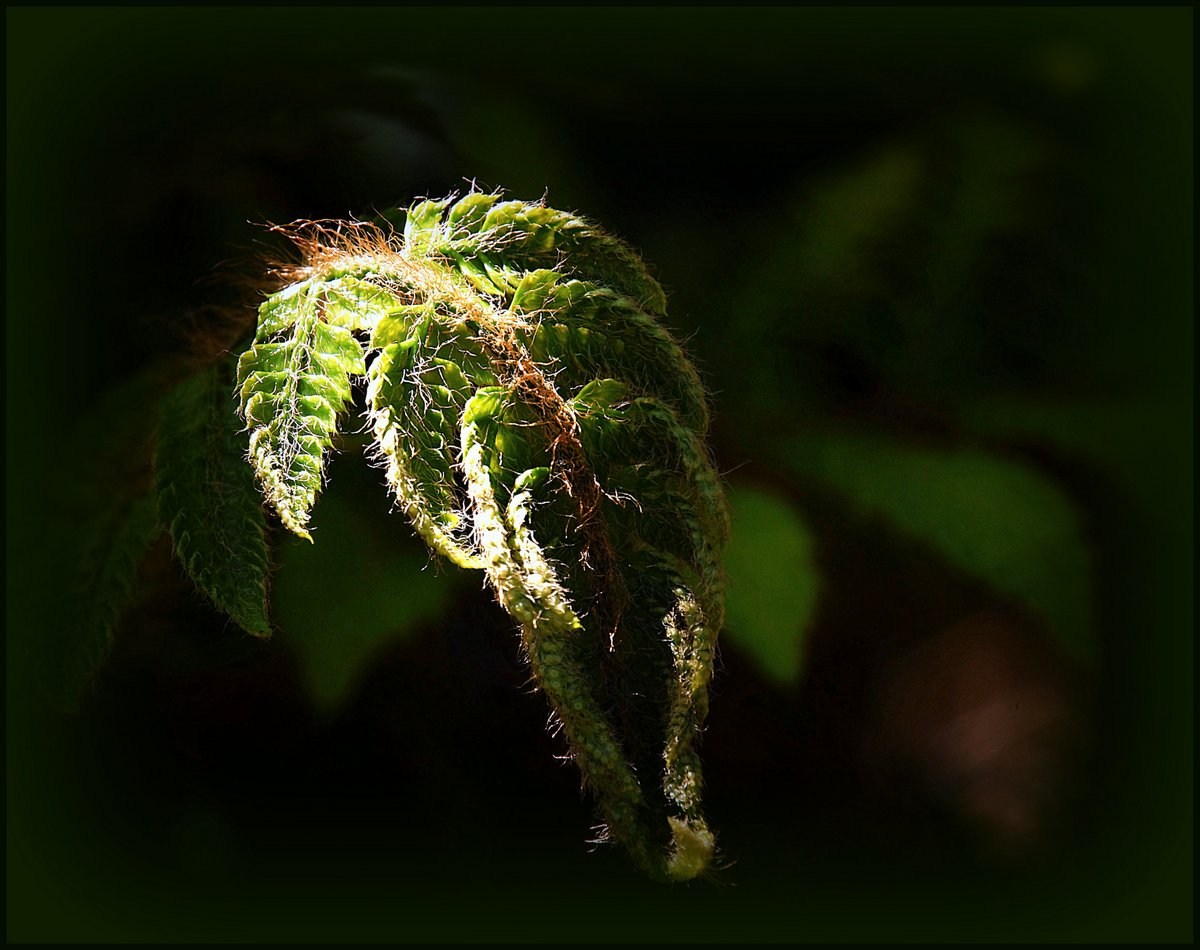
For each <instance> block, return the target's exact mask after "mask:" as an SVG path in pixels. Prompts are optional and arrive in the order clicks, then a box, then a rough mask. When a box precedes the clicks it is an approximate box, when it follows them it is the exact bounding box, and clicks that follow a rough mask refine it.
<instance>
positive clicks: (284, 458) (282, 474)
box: [238, 280, 373, 541]
mask: <svg viewBox="0 0 1200 950" xmlns="http://www.w3.org/2000/svg"><path fill="white" fill-rule="evenodd" d="M327 283H338V282H327V281H323V280H311V281H305V282H303V283H300V284H298V285H295V286H292V287H289V288H287V289H286V290H284V291H283V292H282V293H279V294H276V295H275V296H273V297H271V298H269V299H268V300H267V301H266V302H265V303H264V304H263V305H262V307H261V308H260V311H259V319H258V332H257V334H256V335H255V341H254V345H253V346H251V347H250V349H248V350H247V351H246V352H245V353H243V354H242V356H241V359H239V360H238V394H239V396H240V399H241V412H242V416H243V418H244V419H245V420H246V424H247V425H248V427H249V429H250V458H251V460H252V461H253V463H254V469H255V471H256V472H257V473H258V477H259V479H260V480H261V481H262V485H263V489H264V491H265V493H266V496H267V501H269V502H270V503H271V505H272V506H273V507H274V508H275V510H276V511H277V512H278V513H279V517H280V520H282V521H283V523H284V524H285V525H286V526H287V527H288V529H289V530H291V531H294V532H295V533H296V534H298V535H300V537H302V538H306V539H308V540H309V541H311V540H312V537H311V536H310V535H309V533H308V519H309V513H310V512H311V511H312V507H313V504H314V503H315V502H316V498H317V493H318V492H319V491H320V490H321V478H322V475H323V473H324V461H325V452H326V451H327V450H328V449H329V448H330V447H331V446H332V444H333V437H334V435H335V434H336V432H337V418H338V415H339V414H340V413H342V412H343V411H344V410H345V408H346V404H347V403H348V402H349V401H350V379H351V376H353V375H361V374H362V373H363V372H364V371H365V369H366V367H365V365H364V362H363V350H362V346H361V345H360V344H359V343H358V341H357V340H355V338H354V335H353V333H352V332H351V328H350V327H348V326H346V323H347V322H350V323H351V324H353V321H352V320H347V318H346V316H345V310H346V306H345V301H346V296H347V295H349V294H353V293H354V290H353V288H352V287H351V288H347V287H346V285H345V283H344V282H342V283H340V284H339V285H338V286H335V287H328V286H326V284H327ZM372 302H373V298H368V300H367V303H366V304H365V305H364V309H368V310H369V304H370V303H372ZM327 311H331V312H332V315H333V320H330V319H329V316H328V315H327Z"/></svg>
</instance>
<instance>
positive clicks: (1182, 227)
mask: <svg viewBox="0 0 1200 950" xmlns="http://www.w3.org/2000/svg"><path fill="white" fill-rule="evenodd" d="M1192 23H1193V15H1192V11H1191V10H1190V9H1182V8H1180V9H1169V8H1157V9H1145V10H1126V9H1089V8H1083V7H1071V8H1061V9H1037V10H1035V9H1011V10H985V11H975V10H966V9H962V10H955V9H922V10H899V9H897V10H891V9H888V10H875V9H867V8H845V9H838V10H836V11H832V10H806V9H791V10H789V9H756V8H747V9H743V10H731V9H707V8H706V9H682V8H679V9H652V10H642V9H591V10H587V9H584V10H576V11H572V12H570V13H565V12H563V11H559V10H555V9H551V8H546V9H511V10H502V9H489V10H481V9H471V8H455V9H449V10H444V11H440V12H434V11H431V10H427V9H414V10H404V9H394V10H376V9H366V8H348V9H345V10H339V11H333V10H321V9H314V10H309V9H300V10H298V9H286V8H260V9H252V10H246V11H231V10H204V9H190V10H179V11H172V12H166V11H153V10H149V11H142V10H134V9H108V10H104V9H97V10H88V11H83V10H77V9H43V10H34V9H31V8H9V9H8V10H7V28H8V40H7V43H8V49H7V88H8V100H7V101H8V125H7V133H8V135H7V159H8V177H7V206H8V281H7V288H6V289H7V292H8V308H7V312H8V336H7V345H8V362H7V366H8V377H7V396H8V400H7V425H8V456H7V466H6V467H7V476H8V512H7V516H8V526H7V528H8V530H7V553H8V564H9V567H8V601H7V605H8V612H7V622H8V632H9V638H8V639H9V652H8V746H7V793H8V794H7V808H8V811H7V832H8V891H7V898H8V905H7V909H6V917H7V925H8V938H9V940H10V941H89V940H133V941H136V940H222V941H223V940H230V941H233V940H241V941H257V940H311V941H344V940H365V939H386V940H395V941H407V940H516V939H520V940H561V941H571V940H586V939H596V940H613V941H617V940H636V939H641V940H648V939H687V940H692V941H699V940H762V939H775V940H789V941H808V940H828V939H835V940H856V941H857V940H883V941H888V940H910V939H921V940H943V939H954V940H1134V939H1147V940H1183V941H1186V940H1190V939H1191V935H1192V896H1191V895H1192V699H1191V686H1192V629H1191V628H1192V622H1191V609H1192V602H1191V577H1192V517H1193V515H1192V454H1191V446H1192V442H1191V439H1192V434H1191V429H1192V416H1191V414H1192V322H1191V314H1192V299H1191V265H1192V256H1193V248H1192V214H1193V209H1192V154H1193V153H1192V98H1191V96H1192V93H1191V89H1192V75H1191V74H1192V65H1193V64H1192ZM472 180H474V181H476V182H477V183H478V185H479V186H480V187H483V188H489V189H490V188H494V187H503V188H505V189H506V190H507V192H508V193H509V194H510V195H511V196H514V197H522V198H529V199H535V198H539V197H541V196H542V195H543V194H544V195H546V197H547V200H548V202H549V203H550V204H551V205H553V206H555V207H560V208H571V209H577V210H578V211H580V212H581V213H583V214H585V215H587V216H588V217H590V218H592V219H594V220H596V221H599V222H601V223H603V224H604V225H605V226H606V227H607V228H609V229H610V230H612V231H613V232H615V233H617V234H619V235H621V236H623V237H625V238H626V239H628V240H629V241H630V242H631V243H632V244H633V245H634V246H635V247H637V248H639V249H640V250H641V251H642V252H643V254H644V255H645V257H646V258H647V260H648V261H650V262H652V264H653V265H654V267H655V268H656V273H657V275H658V276H659V278H660V279H661V280H662V282H663V283H664V285H665V286H666V287H667V289H668V291H669V293H670V300H671V311H670V314H671V316H670V320H671V322H672V329H674V330H675V331H676V332H677V333H678V334H679V335H681V336H682V337H684V338H686V339H688V341H689V347H690V349H691V350H692V352H693V353H694V354H695V356H696V357H697V361H698V363H699V364H700V366H701V368H702V371H703V372H704V375H705V378H706V381H707V382H708V384H709V386H710V388H711V389H712V391H713V394H714V405H715V422H714V432H713V444H714V451H715V453H716V457H717V460H718V463H719V465H720V468H721V470H722V472H724V473H726V477H727V480H728V483H729V486H730V494H731V498H732V499H733V503H734V512H735V535H734V541H733V542H732V543H731V550H730V578H731V584H730V628H729V630H728V631H727V634H726V636H725V638H724V640H723V643H724V648H723V652H722V657H721V668H720V670H719V674H718V678H717V680H716V684H715V687H714V693H713V700H712V712H711V718H710V727H709V730H708V733H707V734H706V737H705V744H704V755H705V762H706V770H707V773H706V774H707V783H708V793H707V795H708V808H709V813H710V818H711V820H712V821H713V823H714V825H715V826H716V828H717V829H718V831H719V833H720V843H721V846H722V850H723V853H724V857H725V863H726V865H727V866H726V867H725V869H724V870H723V871H721V872H720V873H719V874H718V875H717V876H716V877H715V879H714V880H711V881H709V880H702V881H697V882H694V883H692V884H691V885H688V886H678V887H673V888H666V887H661V886H655V885H651V884H649V883H646V882H644V881H643V880H641V879H640V878H639V877H638V876H637V874H636V872H635V871H634V870H633V869H632V867H631V865H630V864H629V862H628V861H627V860H626V859H625V858H624V856H623V855H622V854H620V853H619V852H617V851H616V850H614V849H602V850H600V851H597V852H595V853H589V851H588V849H587V847H586V846H585V845H584V843H583V842H584V841H585V839H587V838H588V837H589V836H590V835H589V828H590V825H591V824H592V822H593V820H594V819H593V817H592V812H591V808H590V805H589V803H588V802H587V801H586V800H581V797H580V795H579V789H578V779H577V775H576V774H575V773H574V772H573V771H572V768H571V767H570V766H569V765H564V764H562V763H559V762H557V761H556V760H555V759H554V756H555V755H556V754H559V753H561V752H562V751H563V750H562V748H561V746H560V745H559V744H558V743H557V742H556V740H554V739H552V738H550V737H549V736H548V735H547V734H546V731H545V728H544V725H545V715H546V711H547V710H546V707H545V703H544V699H543V698H542V697H540V696H537V695H533V694H532V689H531V687H530V684H529V682H528V674H527V672H526V670H525V668H524V665H523V663H522V660H521V657H520V655H519V652H518V649H517V638H516V635H515V633H514V631H513V628H512V623H511V622H510V621H509V619H508V618H507V617H506V616H504V615H503V613H502V612H501V611H500V610H499V608H497V607H496V606H495V605H494V604H493V603H492V601H491V599H490V596H489V595H488V594H487V593H486V592H485V591H483V590H482V589H481V584H480V582H479V580H478V579H477V578H475V577H470V576H465V575H464V574H463V573H462V572H455V571H453V570H451V569H448V568H447V569H443V570H442V571H441V572H440V573H439V572H437V571H436V570H435V569H434V568H433V567H429V568H428V569H427V570H424V571H422V570H421V569H422V568H424V567H425V566H426V558H425V556H424V554H423V552H422V550H421V548H420V545H419V543H418V542H416V541H415V540H414V539H413V538H412V536H411V531H409V530H408V529H407V527H406V526H405V525H404V524H403V522H402V519H401V518H399V517H398V516H396V515H391V516H389V514H388V512H389V507H390V506H389V503H388V501H387V499H386V497H385V494H384V491H383V488H382V478H381V476H380V474H379V473H378V472H375V471H372V470H371V469H369V468H367V467H366V466H365V465H363V464H362V460H361V458H360V455H361V449H362V440H361V439H359V438H357V437H355V436H353V435H351V436H349V437H348V438H347V439H346V440H345V444H344V445H343V451H342V453H341V455H340V456H339V458H338V459H337V460H336V461H335V462H334V463H333V465H332V467H331V470H330V484H329V488H328V491H327V493H326V495H325V497H324V498H323V500H322V502H321V503H320V505H319V506H318V508H317V510H316V513H315V519H314V520H315V523H316V524H317V526H318V529H317V531H318V533H317V541H318V543H317V544H316V545H314V546H312V548H307V547H303V548H301V547H299V546H297V545H295V544H293V543H291V542H290V541H289V540H288V539H286V538H284V537H282V535H281V533H276V534H275V535H274V540H275V541H276V543H277V547H276V559H277V563H276V571H275V575H274V582H273V585H274V586H273V594H274V597H273V605H272V606H273V610H274V617H275V620H276V623H277V625H278V628H279V629H278V631H277V632H276V635H275V637H274V639H273V640H272V641H271V642H269V643H266V644H264V643H260V642H258V641H253V640H251V639H250V638H248V637H245V636H243V635H241V634H240V633H239V632H238V631H236V630H234V629H232V627H231V625H229V624H228V623H227V622H226V621H225V620H224V619H223V618H221V617H219V616H217V615H216V614H215V613H214V612H212V611H211V610H210V609H209V608H208V607H207V606H206V605H205V604H204V603H203V602H202V600H201V598H200V597H199V596H198V595H197V594H195V593H194V592H193V591H192V590H191V588H190V587H189V586H188V585H187V582H186V581H185V580H184V579H183V578H181V576H180V575H179V571H178V568H177V567H176V566H175V565H174V564H173V563H172V561H171V559H170V551H169V550H168V548H167V546H166V545H165V544H164V543H162V542H159V543H158V544H157V545H156V546H155V547H154V548H152V550H151V553H150V556H149V557H148V559H147V561H146V563H145V564H144V565H143V567H142V569H141V574H140V577H139V579H138V583H137V587H136V592H135V596H134V598H133V602H132V606H131V607H130V609H129V610H128V611H127V613H126V614H125V616H124V619H123V621H122V624H121V626H120V628H119V631H118V632H117V635H116V637H115V639H114V643H113V648H112V653H111V656H110V657H109V660H108V663H107V664H106V665H105V666H104V667H103V669H102V670H101V671H100V673H99V674H98V676H97V677H96V679H95V680H94V682H93V683H92V684H91V685H90V686H89V687H88V689H87V690H86V691H85V693H84V695H83V697H82V699H81V700H80V701H79V702H78V703H77V704H76V706H75V708H74V710H73V711H71V712H70V713H64V712H62V711H60V710H59V709H58V708H56V707H55V706H54V705H52V704H51V703H49V702H48V701H47V700H46V698H45V694H44V690H43V688H42V681H41V680H42V673H43V672H44V667H45V663H44V662H43V663H41V664H37V663H33V662H30V661H28V659H27V658H28V657H29V656H30V655H31V654H38V655H40V656H43V657H45V656H49V657H50V658H51V663H50V666H51V667H52V668H53V667H54V666H55V662H57V663H58V665H60V666H62V665H66V664H68V662H69V657H68V656H67V655H66V653H65V651H66V650H67V649H68V647H69V642H70V640H71V633H70V631H71V629H73V628H72V627H71V620H70V619H69V618H70V617H71V616H74V615H73V614H71V611H72V610H78V609H79V604H78V603H75V601H77V600H78V598H79V595H78V594H77V593H76V592H75V590H74V587H73V581H72V576H73V575H72V570H73V568H72V566H71V565H72V563H73V562H72V549H71V546H72V535H73V532H74V529H75V528H76V526H77V525H79V524H81V523H82V522H83V521H86V520H87V518H88V517H89V506H90V505H91V502H90V501H87V500H86V499H90V498H91V497H92V495H94V494H95V493H96V489H97V486H104V487H103V491H102V492H101V494H105V493H111V494H114V495H119V494H120V493H121V492H129V491H133V490H135V489H136V487H137V486H138V485H140V484H142V482H143V481H144V479H145V476H146V462H145V457H146V452H147V451H148V449H147V446H148V441H147V438H148V437H147V436H146V432H147V431H149V430H150V429H151V428H152V422H153V418H154V404H153V400H152V399H150V398H147V399H145V400H144V401H142V402H140V403H139V402H137V401H136V400H135V401H133V402H130V401H129V397H128V391H129V386H130V385H131V384H136V382H137V380H139V379H142V378H144V374H145V373H146V372H147V371H152V370H153V368H154V367H156V366H159V365H167V366H171V367H175V369H173V370H171V372H176V373H177V372H178V366H179V365H180V364H179V362H178V360H179V358H180V357H181V356H185V355H186V354H189V353H195V352H197V351H198V350H199V351H208V352H211V351H214V350H219V349H220V348H221V346H222V345H225V344H224V343H222V340H224V339H225V338H226V336H228V334H226V336H222V333H225V330H221V331H220V332H218V331H217V330H214V329H213V328H214V327H218V328H225V329H226V330H227V328H228V322H229V319H230V318H229V317H228V316H227V315H228V314H229V313H232V314H233V315H234V318H233V319H234V322H235V323H236V322H237V320H238V319H240V320H243V321H245V320H246V319H252V313H251V312H250V311H248V310H246V308H245V305H244V301H245V296H244V291H243V288H242V284H241V283H239V281H238V280H237V279H236V277H237V275H238V274H242V273H245V272H247V269H249V270H250V271H251V272H252V271H253V266H254V262H255V261H256V260H257V259H258V258H259V257H260V256H261V255H262V254H264V253H270V251H271V248H272V244H271V235H269V234H268V233H267V232H266V231H265V230H264V229H263V227H262V224H263V223H264V222H285V221H290V220H293V219H296V218H301V217H303V218H319V217H330V216H337V217H344V216H348V215H352V214H356V215H360V216H366V215H370V214H371V213H373V211H375V210H382V209H386V208H388V207H392V206H394V205H395V204H397V203H399V204H402V205H403V204H407V203H408V202H409V201H410V200H411V199H412V198H413V197H414V196H420V195H432V196H440V195H444V194H446V193H448V192H450V191H452V190H459V191H461V190H463V189H465V188H466V187H468V186H469V183H470V182H471V181H472ZM247 262H249V263H247ZM234 335H235V336H236V334H234ZM206 348H207V350H206ZM123 387H124V388H123ZM152 389H153V387H151V390H152ZM133 391H134V392H135V393H136V392H138V391H139V390H137V389H136V388H135V389H134V390H133ZM122 393H125V394H126V395H125V396H122V395H121V394H122ZM122 399H124V400H125V401H122ZM112 405H115V406H117V407H118V411H117V412H116V413H115V414H114V411H113V410H112V409H111V406H112ZM130 406H132V407H134V408H133V409H130V408H129V407H130ZM120 407H124V408H120ZM106 413H107V414H106ZM126 430H129V431H126ZM130 433H132V434H130ZM81 499H85V500H84V501H81ZM84 607H86V604H85V605H84Z"/></svg>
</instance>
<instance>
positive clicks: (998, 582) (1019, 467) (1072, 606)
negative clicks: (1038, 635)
mask: <svg viewBox="0 0 1200 950" xmlns="http://www.w3.org/2000/svg"><path fill="white" fill-rule="evenodd" d="M780 458H781V460H782V462H783V464H785V465H787V466H788V467H789V468H790V469H791V470H792V471H795V472H796V473H798V474H800V475H802V476H804V477H806V478H811V479H814V480H816V481H818V482H821V483H824V484H825V485H826V486H828V487H829V488H831V489H833V490H834V491H836V492H837V493H839V494H840V495H841V496H843V497H844V498H845V499H846V500H847V501H848V502H849V504H850V505H851V506H852V507H853V508H854V510H855V511H857V512H858V514H859V515H860V516H862V517H864V518H867V519H878V521H879V523H880V524H881V526H883V527H884V529H885V530H889V529H895V530H899V531H901V532H903V533H904V534H906V535H907V536H909V537H910V538H913V539H915V540H917V541H919V542H922V543H924V544H927V545H929V546H931V547H932V548H933V549H934V550H936V551H937V552H938V554H940V555H941V556H942V557H944V558H945V559H946V560H947V561H948V562H949V563H950V564H952V565H954V566H955V567H956V568H958V569H960V570H962V571H963V572H964V573H966V574H968V575H971V576H973V577H977V578H979V579H980V580H982V581H984V582H985V583H987V584H989V585H990V586H991V587H992V588H994V589H995V591H996V592H997V594H999V595H1000V596H1001V597H1002V598H1014V599H1016V600H1018V601H1020V602H1023V603H1025V604H1027V605H1028V606H1030V607H1033V608H1034V609H1035V610H1037V611H1038V612H1040V613H1041V614H1042V616H1043V617H1044V618H1045V619H1046V620H1047V621H1048V622H1049V624H1050V626H1051V628H1052V629H1053V630H1054V631H1055V633H1057V634H1058V636H1059V637H1060V638H1061V640H1062V642H1063V644H1064V645H1065V646H1067V648H1068V649H1069V650H1070V651H1071V652H1072V653H1074V654H1075V655H1076V657H1078V658H1080V659H1087V658H1089V657H1090V656H1091V655H1092V654H1093V650H1094V645H1093V643H1092V639H1091V638H1092V616H1091V604H1092V587H1091V584H1092V572H1091V564H1090V554H1089V549H1088V544H1087V539H1086V537H1085V535H1084V533H1083V525H1082V519H1081V516H1080V513H1079V511H1078V510H1077V509H1076V507H1075V505H1074V504H1073V503H1072V501H1071V499H1070V497H1069V496H1067V495H1066V494H1065V493H1064V492H1063V491H1062V490H1061V489H1059V488H1058V487H1056V486H1055V485H1054V483H1053V482H1052V481H1050V480H1049V479H1048V478H1046V477H1045V476H1043V475H1041V474H1039V473H1038V472H1037V471H1036V470H1035V469H1033V468H1032V467H1030V466H1028V465H1024V464H1021V463H1020V462H1015V461H1012V460H1009V459H1004V458H1000V457H997V456H992V455H989V454H987V453H985V452H981V451H979V450H978V449H971V448H962V447H955V448H938V447H932V446H925V445H916V444H907V443H905V442H902V441H899V440H896V439H889V438H885V437H880V436H878V435H871V434H866V433H863V432H859V431H841V432H820V433H811V434H809V435H805V436H801V437H799V438H796V439H791V440H789V441H788V442H786V443H785V444H784V445H783V446H781V447H780Z"/></svg>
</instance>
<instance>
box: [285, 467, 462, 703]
mask: <svg viewBox="0 0 1200 950" xmlns="http://www.w3.org/2000/svg"><path fill="white" fill-rule="evenodd" d="M339 461H343V462H344V461H350V462H354V463H357V466H355V465H350V464H338V462H339ZM355 467H357V468H359V469H365V472H361V471H360V472H355V471H352V469H354V468H355ZM331 469H332V470H331V473H330V478H329V483H328V485H327V487H326V490H325V491H324V492H323V493H322V496H321V500H320V503H319V507H318V509H317V510H316V512H315V514H314V524H315V525H316V526H317V528H316V530H314V532H313V543H311V544H310V543H309V542H307V541H304V540H303V539H300V538H295V537H292V536H290V535H289V536H288V537H286V538H285V539H283V540H282V542H281V543H280V545H279V549H278V552H277V553H278V559H279V566H278V570H277V571H276V573H275V580H274V583H273V585H272V592H271V593H272V607H273V610H274V619H275V621H276V623H277V624H278V626H279V631H280V632H279V634H278V635H277V639H278V640H279V641H280V642H282V643H285V644H287V645H288V646H289V647H291V648H292V649H293V650H295V651H296V653H297V654H298V655H299V657H300V660H301V667H302V670H303V675H304V678H305V682H306V683H307V684H308V686H309V688H310V689H311V691H312V696H313V699H314V700H315V702H316V704H317V706H318V708H319V709H320V710H322V711H323V712H325V713H326V714H334V713H336V712H337V711H338V709H339V707H340V706H341V705H342V704H344V703H345V701H346V700H347V699H348V698H349V696H350V694H351V692H352V691H353V689H354V687H355V685H356V683H357V681H358V679H359V678H360V677H362V676H363V675H364V674H365V673H366V672H367V671H368V670H369V669H370V668H371V664H372V662H373V661H375V660H377V659H378V657H379V656H380V655H381V653H382V652H383V651H384V650H385V649H387V648H388V647H389V646H390V645H391V644H394V643H396V642H400V641H403V640H404V639H405V638H406V637H410V636H412V635H414V634H415V633H417V632H418V630H419V629H420V628H421V626H422V624H425V623H428V622H429V621H431V620H436V619H437V618H438V617H440V616H442V615H443V614H444V613H445V612H446V610H447V608H448V607H449V605H450V603H451V601H452V600H453V599H454V597H455V596H456V591H457V590H459V589H460V588H459V585H460V584H461V583H462V580H463V577H462V574H463V572H461V571H460V570H459V569H458V568H455V567H454V566H453V565H450V564H436V563H435V562H434V561H433V560H432V558H431V555H430V554H429V552H428V550H427V549H426V547H425V545H424V544H423V543H422V542H421V541H420V540H419V539H417V538H416V537H413V536H412V532H411V530H410V529H409V527H408V523H407V521H406V520H405V519H404V518H403V516H401V515H400V514H399V513H397V512H389V506H388V502H387V497H388V496H387V491H386V488H385V485H384V483H383V479H382V476H381V475H380V473H379V472H377V471H375V470H374V469H370V468H368V467H367V466H365V465H363V464H362V461H361V459H350V460H340V459H339V460H335V462H334V463H333V465H332V466H331ZM368 483H369V484H368ZM372 493H374V494H375V495H377V496H378V497H377V498H376V499H374V502H373V500H372V498H371V494H372Z"/></svg>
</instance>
